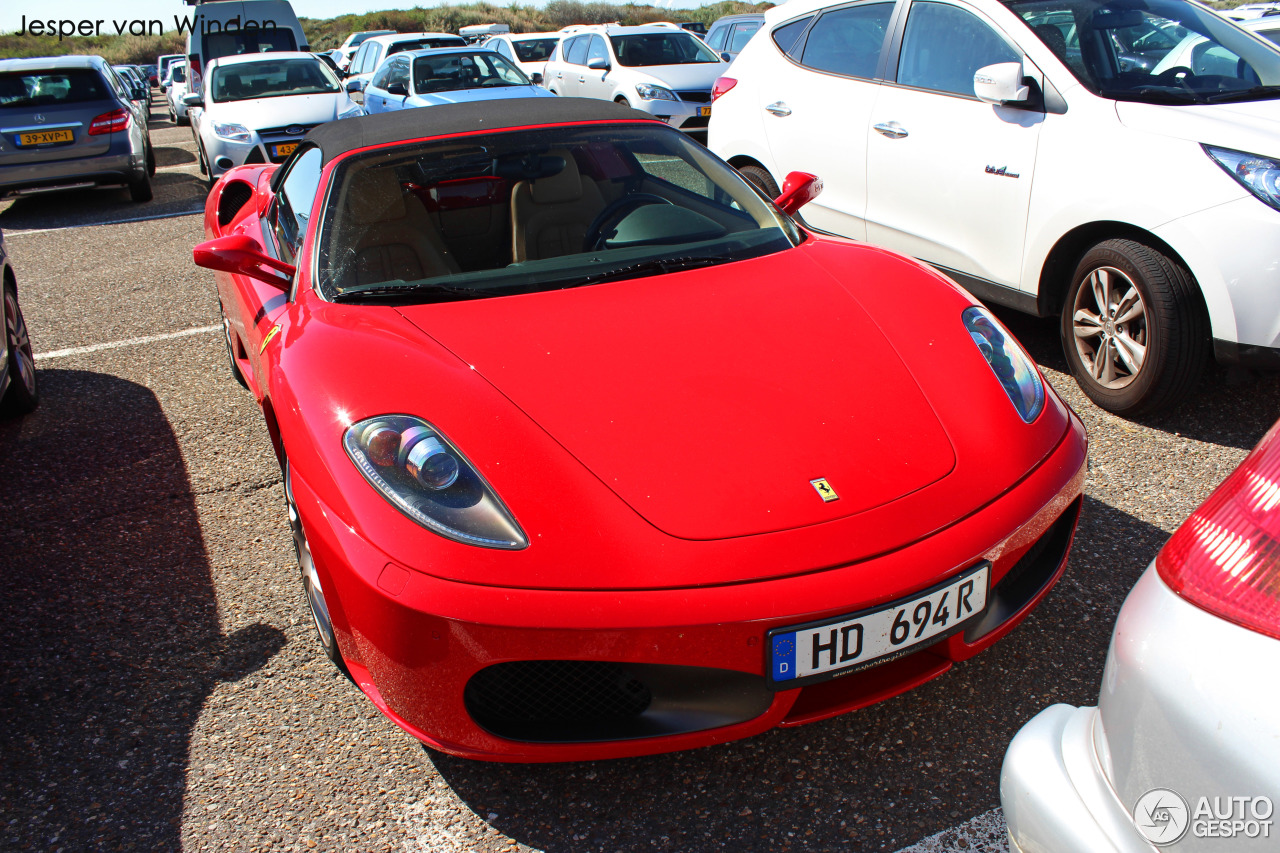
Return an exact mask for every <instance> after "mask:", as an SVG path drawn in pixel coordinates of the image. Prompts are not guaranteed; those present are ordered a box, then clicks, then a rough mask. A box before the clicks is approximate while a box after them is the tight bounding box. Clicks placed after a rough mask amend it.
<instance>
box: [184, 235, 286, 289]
mask: <svg viewBox="0 0 1280 853" xmlns="http://www.w3.org/2000/svg"><path fill="white" fill-rule="evenodd" d="M191 255H192V257H193V258H195V262H196V266H199V267H204V268H205V269H211V270H221V271H222V272H230V273H236V274H237V275H243V276H248V277H249V278H253V279H257V280H258V281H263V282H266V283H267V284H269V285H271V286H272V287H278V288H279V289H280V290H283V291H288V290H289V284H290V283H291V282H292V281H293V275H294V273H295V272H297V268H296V267H294V266H293V265H291V264H286V263H284V262H283V261H277V260H276V259H275V258H273V257H271V256H270V255H267V254H266V253H264V252H263V251H262V249H261V247H259V246H258V244H257V243H255V242H253V240H251V239H250V238H248V237H246V236H245V235H243V234H230V235H228V236H226V237H219V238H217V239H216V240H210V241H209V242H207V243H201V244H200V245H199V246H196V247H195V248H194V249H192V250H191ZM272 270H275V272H272ZM277 273H281V274H282V275H277Z"/></svg>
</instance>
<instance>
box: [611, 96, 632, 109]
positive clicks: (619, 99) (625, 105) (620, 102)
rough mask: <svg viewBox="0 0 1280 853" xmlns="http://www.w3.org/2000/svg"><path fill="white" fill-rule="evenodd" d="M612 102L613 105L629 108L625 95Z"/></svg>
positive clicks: (629, 103)
mask: <svg viewBox="0 0 1280 853" xmlns="http://www.w3.org/2000/svg"><path fill="white" fill-rule="evenodd" d="M613 102H614V103H615V104H622V105H623V106H624V107H629V106H631V102H630V101H628V100H627V98H626V96H625V95H619V96H618V97H616V98H614V99H613Z"/></svg>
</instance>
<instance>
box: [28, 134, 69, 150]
mask: <svg viewBox="0 0 1280 853" xmlns="http://www.w3.org/2000/svg"><path fill="white" fill-rule="evenodd" d="M75 138H76V137H75V133H74V132H72V131H70V130H39V131H35V132H33V133H19V134H18V144H19V145H20V146H22V147H23V148H26V147H27V146H29V145H53V144H55V143H58V142H74V141H75Z"/></svg>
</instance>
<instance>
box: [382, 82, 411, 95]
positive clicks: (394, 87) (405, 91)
mask: <svg viewBox="0 0 1280 853" xmlns="http://www.w3.org/2000/svg"><path fill="white" fill-rule="evenodd" d="M387 94H388V95H399V96H400V97H402V98H404V97H408V95H409V87H408V86H406V85H405V84H403V83H392V84H391V85H389V86H387Z"/></svg>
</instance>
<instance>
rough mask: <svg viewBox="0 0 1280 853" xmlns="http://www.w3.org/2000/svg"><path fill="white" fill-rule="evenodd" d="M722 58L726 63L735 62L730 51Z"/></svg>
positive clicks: (721, 56)
mask: <svg viewBox="0 0 1280 853" xmlns="http://www.w3.org/2000/svg"><path fill="white" fill-rule="evenodd" d="M720 58H721V59H723V60H724V61H725V62H733V54H731V53H729V51H727V50H726V51H723V52H722V53H721V54H720Z"/></svg>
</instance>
